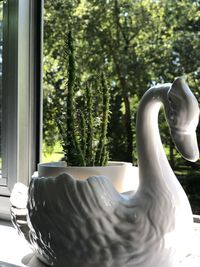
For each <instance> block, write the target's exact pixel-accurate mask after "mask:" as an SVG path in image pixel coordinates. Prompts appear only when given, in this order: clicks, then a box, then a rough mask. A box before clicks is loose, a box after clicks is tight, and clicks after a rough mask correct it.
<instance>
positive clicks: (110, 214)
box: [12, 78, 199, 267]
mask: <svg viewBox="0 0 200 267" xmlns="http://www.w3.org/2000/svg"><path fill="white" fill-rule="evenodd" d="M162 105H163V106H164V109H165V114H166V119H167V121H168V124H169V127H170V132H171V135H172V138H173V140H174V142H175V144H176V147H177V149H178V150H179V152H180V153H181V154H182V155H183V157H185V158H186V159H188V160H190V161H196V160H197V159H198V158H199V152H198V145H197V140H196V134H195V130H196V126H197V124H198V118H199V105H198V103H197V100H196V98H195V97H194V95H193V94H192V92H191V91H190V89H189V87H188V86H187V84H186V83H185V81H184V79H183V78H177V79H176V80H175V81H174V82H173V84H170V83H167V84H163V85H158V86H154V87H152V88H150V89H149V90H148V91H147V92H146V93H145V95H144V96H143V98H142V100H141V103H140V106H139V111H138V117H137V151H138V158H139V161H138V165H139V179H140V186H139V188H138V190H137V192H136V193H133V192H132V193H130V192H129V193H124V194H123V193H122V194H120V193H118V192H117V191H116V190H115V189H114V187H113V185H112V184H111V183H110V181H109V180H108V179H107V178H106V177H102V176H93V177H89V178H88V179H87V180H85V181H77V180H75V179H74V178H73V177H71V176H69V175H68V174H66V173H65V174H62V175H60V176H58V177H56V178H38V179H33V180H32V182H31V184H30V187H29V194H28V202H27V209H28V215H27V217H28V219H27V221H28V224H27V225H24V226H23V227H22V226H21V225H20V222H19V220H18V219H19V217H17V216H18V215H17V214H16V213H15V210H16V207H14V205H13V207H12V209H13V210H12V218H13V223H14V224H15V225H16V227H18V229H19V230H20V231H21V232H23V233H24V235H25V237H26V238H27V239H28V240H29V242H30V243H31V244H32V246H33V248H34V249H35V251H37V253H38V256H39V257H40V259H42V260H43V261H44V262H46V263H48V265H51V266H56V267H177V266H179V265H178V264H179V261H180V259H181V257H183V256H185V254H186V253H187V246H188V245H190V241H189V238H190V231H192V224H193V219H192V212H191V208H190V205H189V202H188V200H187V197H186V195H185V193H184V191H183V189H182V187H181V185H180V184H179V182H178V180H177V179H176V177H175V175H174V173H173V171H172V169H171V168H170V165H169V163H168V160H167V158H166V155H165V153H164V150H163V147H162V143H161V139H160V135H159V129H158V113H159V110H160V107H161V106H162ZM15 194H16V192H15V190H14V191H13V194H12V198H13V199H14V198H15ZM24 208H26V203H25V206H24ZM21 218H22V217H21Z"/></svg>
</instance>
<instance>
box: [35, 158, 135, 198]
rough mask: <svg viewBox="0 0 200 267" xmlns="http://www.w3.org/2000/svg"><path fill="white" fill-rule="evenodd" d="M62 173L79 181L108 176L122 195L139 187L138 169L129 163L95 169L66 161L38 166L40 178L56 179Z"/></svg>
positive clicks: (111, 163) (95, 167) (96, 167)
mask: <svg viewBox="0 0 200 267" xmlns="http://www.w3.org/2000/svg"><path fill="white" fill-rule="evenodd" d="M62 173H68V174H70V175H71V176H73V177H74V178H75V179H78V180H84V179H86V178H88V177H91V176H96V175H102V176H106V177H108V178H109V179H110V180H111V181H112V183H113V185H114V187H115V189H116V190H117V191H118V192H120V193H122V192H126V191H132V190H134V191H135V190H136V189H137V187H138V168H137V167H134V166H132V164H131V163H129V162H118V161H110V162H109V164H108V166H94V167H74V166H73V167H71V166H67V163H66V162H64V161H59V162H52V163H40V164H38V177H56V176H58V175H60V174H62Z"/></svg>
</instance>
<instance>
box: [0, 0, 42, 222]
mask: <svg viewBox="0 0 200 267" xmlns="http://www.w3.org/2000/svg"><path fill="white" fill-rule="evenodd" d="M4 9H5V17H4V19H5V27H4V32H3V38H4V45H3V86H2V87H3V95H2V98H3V115H2V117H3V125H2V128H3V134H2V144H3V146H2V157H3V170H2V177H3V178H4V179H2V180H3V181H4V184H1V185H0V217H1V218H9V195H10V192H11V191H12V188H13V186H14V184H15V183H16V182H22V183H24V184H26V185H28V183H29V181H30V179H31V176H32V174H33V172H34V171H35V170H36V169H37V163H38V162H39V161H40V153H41V152H40V151H41V149H40V147H41V140H42V136H41V132H42V131H41V122H42V119H41V118H42V113H41V111H42V108H41V104H42V90H41V83H42V60H41V59H42V56H41V55H42V35H43V32H42V29H43V27H42V17H43V16H42V12H43V0H37V1H35V0H7V1H4ZM5 181H6V183H5ZM6 203H7V204H6Z"/></svg>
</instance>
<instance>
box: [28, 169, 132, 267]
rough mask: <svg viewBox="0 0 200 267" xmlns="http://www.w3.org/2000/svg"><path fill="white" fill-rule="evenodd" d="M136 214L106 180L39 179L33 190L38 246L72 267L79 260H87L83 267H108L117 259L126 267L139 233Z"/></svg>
mask: <svg viewBox="0 0 200 267" xmlns="http://www.w3.org/2000/svg"><path fill="white" fill-rule="evenodd" d="M127 206H129V208H128V209H127ZM134 208H135V207H134V206H133V205H132V206H130V205H129V203H128V202H127V200H126V199H125V198H124V197H123V196H122V195H120V194H119V193H118V192H117V191H116V190H115V189H114V187H113V185H112V184H111V182H110V181H109V180H108V179H107V178H106V177H103V176H97V177H96V176H93V177H90V178H88V179H87V180H85V181H77V180H75V179H73V178H72V177H71V176H70V175H68V174H62V175H60V176H59V177H57V178H52V179H49V178H42V179H34V180H32V182H31V185H30V188H29V201H28V209H29V217H30V221H31V224H32V225H33V228H34V229H35V233H34V234H33V236H32V238H33V242H34V243H35V244H36V245H39V246H40V247H41V246H42V247H43V249H44V250H45V254H46V255H47V257H49V258H51V259H52V261H54V257H55V255H56V256H58V255H60V259H63V261H65V262H68V263H69V264H71V265H70V266H76V261H77V262H79V263H80V258H84V261H85V265H83V266H90V264H92V262H93V263H95V264H96V265H95V266H104V263H105V264H107V263H108V262H109V261H113V257H115V258H116V259H117V258H120V257H121V258H120V259H121V261H123V260H124V258H123V256H124V255H126V254H127V250H132V249H133V247H131V248H130V244H131V242H132V241H133V240H132V238H131V236H132V235H131V234H130V230H132V228H134V227H135V225H134V222H135V219H136V218H135V215H134V213H132V212H131V211H132V210H134ZM122 238H123V239H125V240H123V241H122ZM43 256H44V255H43ZM58 258H59V257H57V260H58ZM118 262H119V263H120V260H119V259H118ZM56 263H57V264H60V266H64V265H62V263H58V262H56ZM98 264H100V265H98ZM92 266H93V265H92ZM105 266H106V265H105ZM110 266H112V265H110ZM115 266H116V267H117V265H115ZM121 266H122V265H121Z"/></svg>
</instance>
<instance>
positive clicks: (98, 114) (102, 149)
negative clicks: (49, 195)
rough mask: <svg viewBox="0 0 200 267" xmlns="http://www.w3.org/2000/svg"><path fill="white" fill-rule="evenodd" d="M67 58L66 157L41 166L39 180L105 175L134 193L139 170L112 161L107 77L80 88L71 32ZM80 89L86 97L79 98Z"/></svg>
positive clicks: (62, 124) (61, 123)
mask: <svg viewBox="0 0 200 267" xmlns="http://www.w3.org/2000/svg"><path fill="white" fill-rule="evenodd" d="M65 56H66V60H67V63H68V68H67V83H66V90H64V91H63V90H60V94H59V95H60V99H59V100H58V101H57V103H58V105H59V108H58V109H57V114H56V116H57V120H56V122H57V126H58V129H59V132H60V135H61V138H62V147H63V153H64V157H63V160H62V161H60V162H52V163H40V164H39V165H38V175H39V177H56V176H58V175H59V174H61V173H63V172H67V173H69V174H71V175H72V176H73V177H74V178H76V179H86V178H87V177H89V176H92V175H104V176H107V177H108V178H110V179H111V181H112V182H113V184H114V186H115V188H116V189H117V190H118V191H119V192H124V191H128V190H131V189H134V188H135V187H136V186H137V182H136V184H135V185H134V183H133V181H132V178H131V180H130V183H129V179H130V177H132V175H130V176H129V173H130V172H135V175H137V168H134V167H132V164H131V163H126V162H110V161H109V152H108V140H107V129H108V123H109V113H110V110H109V101H110V95H109V89H108V86H107V84H106V80H105V76H104V74H103V73H100V75H99V78H98V80H96V81H92V80H91V79H88V80H87V81H85V82H84V83H82V84H81V83H80V82H79V85H77V79H76V69H75V60H74V45H73V36H72V32H71V31H69V32H68V34H67V40H66V43H65ZM77 87H78V89H77ZM80 88H82V93H81V94H79V95H78V93H80ZM94 88H95V92H94ZM63 92H64V93H63ZM60 100H61V101H60Z"/></svg>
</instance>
